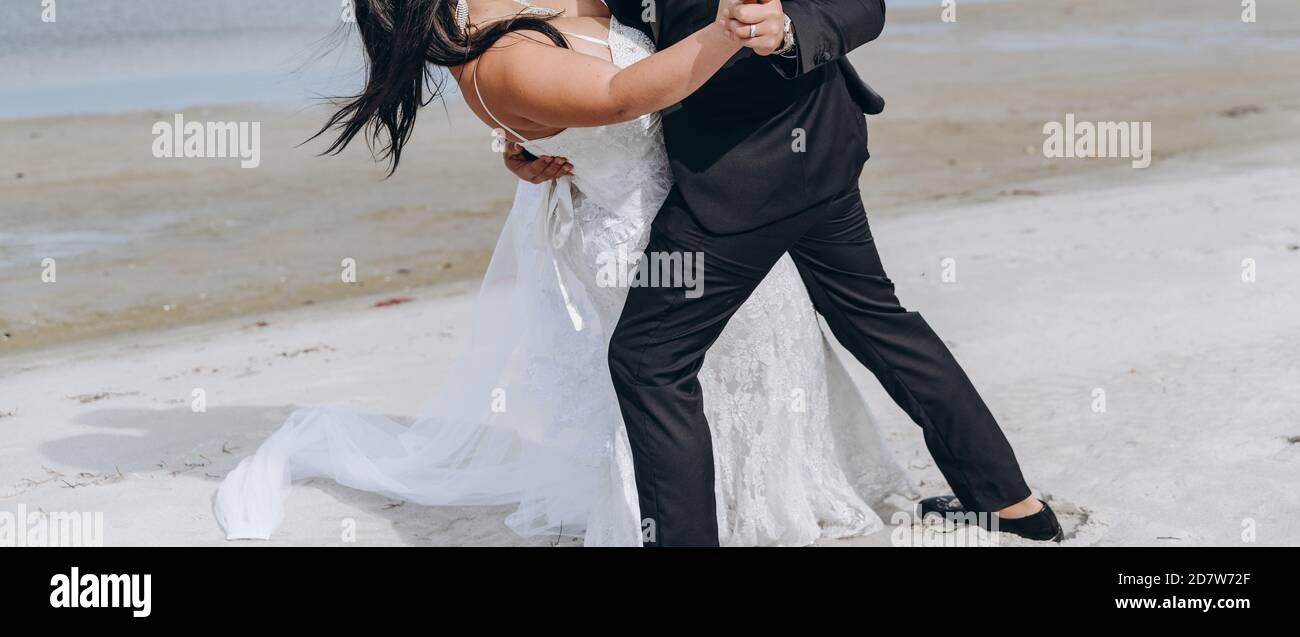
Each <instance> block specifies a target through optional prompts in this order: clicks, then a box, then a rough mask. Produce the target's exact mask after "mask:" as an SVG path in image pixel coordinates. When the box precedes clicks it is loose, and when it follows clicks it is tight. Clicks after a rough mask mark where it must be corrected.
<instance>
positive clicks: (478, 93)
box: [471, 58, 528, 142]
mask: <svg viewBox="0 0 1300 637" xmlns="http://www.w3.org/2000/svg"><path fill="white" fill-rule="evenodd" d="M479 61H480V62H481V61H482V58H480V59H479ZM471 74H472V75H473V77H474V95H475V96H477V97H478V103H479V104H481V105H482V106H483V112H484V113H487V116H488V117H491V118H492V121H494V122H496V123H497V126H500V127H501V128H504V129H505V130H506V132H507V133H510V134H511V135H514V136H515V138H516V139H518V140H520V141H524V142H526V141H528V138H527V137H524V136H523V135H520V134H519V133H517V132H515V129H513V128H510V127H509V126H506V125H505V123H504V122H502V121H501V120H499V119H497V116H496V115H493V114H492V110H491V109H489V108H488V105H487V100H485V99H483V93H482V91H479V90H478V62H475V63H474V70H473V71H471Z"/></svg>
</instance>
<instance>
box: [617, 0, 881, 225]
mask: <svg viewBox="0 0 1300 637" xmlns="http://www.w3.org/2000/svg"><path fill="white" fill-rule="evenodd" d="M641 2H642V0H606V3H607V4H608V5H609V8H610V12H611V13H613V14H614V16H615V17H616V18H618V20H619V22H622V23H623V24H626V25H628V26H632V27H635V28H638V29H640V30H642V31H644V32H645V33H647V34H650V35H651V37H652V38H653V39H654V40H655V43H656V45H657V46H658V47H659V48H667V47H669V46H672V45H673V44H675V43H677V42H678V41H680V40H682V39H683V38H685V37H687V36H689V35H690V34H692V33H694V32H695V31H697V30H699V29H700V28H702V27H704V26H705V25H707V24H709V23H711V22H713V21H714V19H715V17H716V15H717V9H718V5H717V0H655V11H654V18H655V20H654V22H652V23H651V22H647V21H645V20H643V19H642V17H643V15H645V13H644V11H645V9H644V8H643V6H642V4H641ZM782 7H783V8H784V10H785V13H786V15H788V16H790V19H791V21H792V23H793V25H794V31H795V40H796V42H797V44H798V49H797V52H796V53H797V54H796V56H795V57H794V58H792V59H791V58H782V57H779V56H766V57H764V56H759V55H756V54H754V53H753V52H752V51H750V50H749V49H742V50H741V51H740V52H739V53H737V54H736V56H735V57H733V58H732V59H731V60H730V61H728V62H727V64H726V65H725V66H723V68H722V70H720V71H718V73H717V74H716V75H714V76H713V78H712V79H710V80H709V81H708V82H706V83H705V84H704V86H702V87H701V88H700V89H699V90H698V91H696V92H695V93H694V94H693V95H691V96H690V97H688V98H686V99H685V100H683V101H682V102H681V103H680V104H678V105H676V106H673V107H671V108H669V109H666V110H665V111H664V114H663V126H664V141H665V143H666V144H667V147H668V158H669V161H670V163H671V164H672V169H673V177H674V178H675V180H676V188H677V190H678V193H679V194H680V197H681V201H682V202H683V203H685V205H686V206H687V207H688V208H689V209H690V210H691V212H692V214H694V215H695V217H696V219H697V220H698V221H699V222H700V224H701V225H703V226H704V227H705V228H707V229H708V230H710V231H712V232H717V233H721V234H730V233H736V232H744V231H747V230H751V229H753V228H757V227H759V226H762V225H766V224H768V223H771V222H773V221H777V220H779V219H782V218H785V217H788V216H790V215H793V214H796V213H798V212H801V211H803V210H807V209H809V208H810V207H812V206H813V205H815V204H817V203H818V202H821V201H825V200H827V199H829V198H831V197H834V196H837V195H840V194H843V193H844V192H845V191H846V190H848V189H850V188H852V187H853V186H854V185H855V184H856V182H857V178H858V175H859V174H860V173H861V169H862V164H863V162H865V161H866V160H867V157H868V153H867V130H866V122H865V120H864V118H863V116H862V114H863V113H864V112H865V113H873V114H874V113H879V112H880V111H881V110H882V109H883V108H884V100H882V99H881V98H880V96H879V95H877V94H876V93H875V91H873V90H871V87H869V86H867V85H866V83H864V82H863V81H862V80H861V78H859V77H858V74H857V72H856V71H854V70H853V67H852V66H851V65H850V64H849V63H848V61H847V60H846V59H845V58H844V56H845V55H846V54H847V53H848V52H849V51H852V50H853V49H855V48H857V47H859V46H861V45H863V44H865V43H867V42H869V41H871V40H874V39H875V38H876V37H877V36H879V35H880V32H881V30H882V29H883V28H884V22H885V3H884V0H782Z"/></svg>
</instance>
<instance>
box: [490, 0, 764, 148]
mask: <svg viewBox="0 0 1300 637" xmlns="http://www.w3.org/2000/svg"><path fill="white" fill-rule="evenodd" d="M728 4H729V2H728V0H723V2H721V3H719V9H718V15H719V20H718V21H717V22H714V23H711V24H709V25H708V26H706V27H704V28H702V29H700V30H699V31H696V32H695V33H694V34H692V35H691V36H690V37H687V38H686V39H684V40H682V41H681V42H678V43H676V44H674V45H672V46H671V47H668V48H667V49H664V50H662V51H659V52H658V53H655V54H654V55H651V56H650V57H647V58H646V59H644V60H641V61H639V62H637V63H635V64H633V65H631V66H629V67H627V68H625V69H619V68H618V67H617V66H615V65H614V64H612V63H610V62H608V61H605V60H601V59H599V58H596V57H593V56H590V55H585V54H582V53H577V52H575V51H571V50H569V49H562V48H559V47H556V46H553V45H551V44H549V43H543V41H541V40H540V39H538V38H537V37H536V36H534V35H533V34H531V33H526V32H516V33H514V34H512V35H511V36H508V37H504V38H502V39H501V40H500V41H499V42H498V44H497V45H496V46H494V47H493V48H492V49H491V50H490V51H489V52H488V53H486V54H484V55H483V56H482V57H481V58H480V59H479V60H478V61H477V62H476V63H477V64H478V67H479V68H478V81H479V88H480V90H481V92H482V95H483V98H484V99H485V100H486V101H487V102H488V103H490V104H491V108H492V111H493V112H494V113H497V114H498V116H504V115H505V114H506V113H508V114H510V115H513V116H514V117H515V118H521V119H524V120H527V121H529V122H532V123H533V124H536V125H538V126H543V127H553V128H570V127H585V126H603V125H606V124H614V123H617V122H624V121H628V120H631V119H635V118H637V117H640V116H641V115H644V114H646V113H652V112H654V111H657V110H661V109H663V108H666V107H668V106H672V105H673V104H676V103H677V102H680V101H681V100H682V99H684V98H685V97H686V96H688V95H690V94H691V93H692V92H694V91H695V89H698V88H699V87H700V86H701V85H703V84H704V82H705V81H706V80H708V79H709V78H710V77H712V76H713V74H714V73H715V72H717V70H718V69H719V68H722V65H723V64H725V63H726V62H727V60H729V59H731V57H732V56H733V55H735V53H736V52H737V51H738V50H740V47H741V43H740V42H739V41H738V40H736V39H733V38H732V37H730V36H729V35H728V34H727V31H726V29H725V26H724V25H725V18H726V16H727V15H729V13H728V7H727V5H728Z"/></svg>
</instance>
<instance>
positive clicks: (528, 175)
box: [502, 142, 573, 184]
mask: <svg viewBox="0 0 1300 637" xmlns="http://www.w3.org/2000/svg"><path fill="white" fill-rule="evenodd" d="M502 154H503V155H505V160H506V170H509V171H510V172H511V173H512V174H514V176H516V177H518V178H520V179H522V180H524V181H526V182H528V183H530V184H542V183H546V182H548V181H550V180H552V179H555V178H557V177H562V176H564V175H572V174H573V164H570V163H569V160H567V159H565V158H563V157H532V156H531V155H528V154H526V153H525V152H524V147H523V146H520V145H519V144H516V143H515V142H510V143H509V144H506V152H504V153H502Z"/></svg>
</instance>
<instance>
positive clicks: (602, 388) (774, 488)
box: [216, 20, 911, 546]
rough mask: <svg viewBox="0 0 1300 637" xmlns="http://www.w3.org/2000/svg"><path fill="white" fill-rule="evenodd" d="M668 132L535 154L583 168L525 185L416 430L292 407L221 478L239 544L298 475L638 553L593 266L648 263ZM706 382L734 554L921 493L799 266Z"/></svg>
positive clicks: (869, 515) (617, 47) (608, 298)
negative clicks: (491, 513) (470, 326)
mask: <svg viewBox="0 0 1300 637" xmlns="http://www.w3.org/2000/svg"><path fill="white" fill-rule="evenodd" d="M608 45H609V47H610V50H611V57H612V59H613V61H614V63H615V64H617V65H619V66H627V65H629V64H632V63H633V62H636V61H637V60H640V59H642V58H643V57H645V56H647V55H649V54H650V53H651V52H652V50H653V48H652V46H653V45H652V44H651V43H650V41H649V40H648V39H647V38H646V37H645V36H644V34H642V33H641V32H639V31H637V30H635V29H632V28H630V27H626V26H623V25H620V24H619V23H618V22H617V21H616V20H611V24H610V33H609V42H608ZM659 126H660V121H659V117H658V115H648V116H645V117H642V118H640V119H637V120H634V121H630V122H626V123H622V124H617V125H612V126H603V127H599V128H571V129H568V130H565V131H563V132H561V133H559V134H557V135H555V136H552V137H548V138H545V139H540V140H535V141H530V142H527V143H526V144H525V147H526V148H528V149H529V151H530V152H532V153H534V154H536V155H554V156H563V157H567V158H568V159H569V160H570V161H571V162H572V164H573V167H574V175H573V176H572V177H565V178H561V179H559V180H556V181H554V182H551V183H548V184H545V185H533V184H527V183H521V184H520V185H519V188H518V192H517V194H516V200H515V203H514V206H513V207H512V209H511V211H510V215H509V218H508V220H507V221H506V225H505V228H504V229H503V231H502V234H501V237H500V239H499V240H498V243H497V247H496V252H495V253H494V255H493V258H492V263H491V265H490V266H489V269H488V272H487V274H486V276H485V278H484V282H483V286H482V288H481V290H480V294H479V299H478V304H477V306H476V310H475V325H474V333H473V334H472V335H471V337H470V342H469V343H468V345H467V347H466V349H465V354H464V356H463V357H462V360H461V362H460V364H459V365H458V366H457V367H456V368H455V369H454V370H453V373H452V374H450V376H451V377H452V378H454V379H455V380H454V381H452V382H451V383H449V385H448V386H447V387H444V388H443V391H442V392H441V394H440V397H439V398H438V399H437V400H435V401H434V402H433V404H432V406H431V407H430V408H429V409H428V410H426V413H424V415H422V416H421V417H420V418H419V419H418V420H417V421H416V422H415V423H414V424H413V425H411V426H409V427H407V426H403V425H400V424H398V423H395V422H392V421H391V420H389V419H387V418H385V417H383V416H380V415H376V414H369V413H366V412H364V411H360V410H357V409H354V408H350V407H341V406H333V407H318V408H312V409H303V410H299V411H298V412H295V413H294V414H293V415H292V416H291V417H290V418H289V421H288V422H287V423H286V424H285V425H284V426H283V427H282V428H281V429H280V430H278V431H277V432H275V433H274V434H273V435H272V436H271V437H270V438H269V439H268V440H267V441H266V442H265V443H264V444H263V445H262V446H261V447H260V448H259V449H258V450H257V452H256V453H255V454H254V455H253V456H251V457H249V458H246V459H244V460H243V461H242V462H241V463H240V464H239V466H238V467H237V468H236V469H235V470H234V471H232V472H231V473H230V475H228V476H227V477H226V479H225V481H224V482H223V483H222V485H221V487H220V489H219V491H218V495H217V500H216V513H217V518H218V520H219V521H220V522H221V524H222V526H223V527H224V528H225V530H226V532H227V537H229V538H231V539H234V538H267V537H269V535H270V533H271V532H272V530H273V529H274V528H275V527H276V526H277V525H278V524H279V522H280V519H281V517H282V515H283V504H282V501H283V498H284V497H285V496H286V495H287V492H288V489H289V483H290V481H292V480H298V479H304V478H309V477H327V478H331V479H333V480H335V481H337V482H339V483H340V484H343V485H346V486H350V487H353V488H357V489H362V490H365V491H371V492H375V493H380V494H383V495H386V496H388V497H391V498H397V499H401V500H409V501H413V502H416V503H420V504H426V505H488V504H505V503H516V502H517V503H519V508H518V509H517V510H516V511H515V512H514V513H513V514H511V515H510V516H509V517H508V518H507V520H506V522H507V524H508V525H509V526H510V527H511V528H512V529H514V530H515V531H516V532H518V533H519V534H521V535H525V536H531V535H538V534H556V533H564V534H572V535H578V534H582V535H583V536H584V537H585V543H586V544H587V545H589V546H592V545H606V546H608V545H633V546H635V545H640V543H641V527H640V521H639V520H640V515H639V514H638V504H637V495H636V483H635V480H634V478H633V469H632V458H631V451H630V447H629V445H628V440H627V435H626V432H625V430H624V428H623V424H622V419H621V416H620V414H619V411H618V403H617V401H616V400H615V396H614V389H613V385H612V383H611V381H610V377H609V370H608V368H607V365H606V345H607V342H608V338H609V335H610V332H611V331H612V330H613V327H614V325H615V324H616V323H617V320H618V316H619V313H620V311H621V309H622V305H623V302H624V299H625V298H626V296H627V289H626V288H624V287H617V286H609V285H606V284H603V283H602V281H601V280H599V279H598V272H599V271H600V268H601V267H608V266H609V264H610V263H611V262H615V263H616V262H618V261H619V258H620V255H633V256H635V255H639V253H640V251H641V250H642V249H643V247H644V246H645V244H646V241H647V238H648V233H649V229H650V223H651V221H652V219H653V216H654V214H655V213H656V212H657V211H658V209H659V205H660V203H661V202H662V201H663V200H664V198H665V196H666V195H667V193H668V190H669V188H670V187H671V184H672V178H671V174H670V172H669V168H668V161H667V158H666V156H665V154H664V146H663V141H662V136H661V133H660V128H659ZM627 265H630V264H627ZM700 382H701V384H702V386H703V389H704V395H705V409H706V413H707V416H708V420H709V425H710V427H711V430H712V435H713V449H714V455H715V458H714V461H715V464H716V471H715V475H716V485H715V486H716V492H717V502H718V506H717V516H718V528H719V532H720V536H721V537H720V541H721V543H722V544H723V545H724V546H727V545H805V544H810V543H812V542H814V541H815V540H817V539H818V538H821V537H846V536H854V535H861V534H867V533H871V532H874V531H876V530H877V529H879V528H880V527H881V521H880V519H879V517H878V516H877V515H876V514H875V513H874V512H873V510H872V505H875V504H878V503H879V502H881V501H882V500H883V499H884V498H885V497H887V496H888V495H890V494H893V493H907V492H910V491H911V487H910V485H909V484H908V482H907V480H906V478H905V477H904V475H903V473H902V471H901V470H900V469H899V468H898V466H897V465H896V464H895V461H894V460H893V458H892V456H891V455H890V454H889V452H888V451H887V450H886V448H885V447H884V445H883V443H882V441H881V439H880V437H879V435H878V433H877V432H876V431H875V429H874V428H873V423H872V417H871V415H870V413H869V412H868V411H867V408H866V405H865V403H864V402H863V400H862V398H861V396H860V395H859V393H858V391H857V389H856V387H855V386H854V385H853V383H852V382H851V381H850V380H849V377H848V375H847V373H846V371H845V369H844V368H843V366H842V365H841V364H840V362H839V360H838V359H837V356H836V354H835V353H834V352H833V351H832V350H831V348H830V347H829V345H828V343H827V342H826V340H825V337H824V336H823V334H822V331H821V329H820V327H819V325H818V322H817V317H816V314H815V313H814V310H813V307H812V304H811V302H810V301H809V299H808V294H807V292H806V291H805V290H804V288H803V283H802V281H801V280H800V278H799V275H798V273H797V271H796V269H795V266H794V264H793V262H791V261H790V259H789V257H788V256H787V257H784V258H782V259H781V261H780V262H779V263H778V264H777V265H776V267H775V268H774V269H773V270H772V272H771V273H770V274H769V275H768V276H767V278H766V279H765V280H764V281H763V283H762V284H761V285H760V286H759V287H758V289H757V290H756V291H755V292H754V294H753V296H752V297H751V298H750V299H749V300H748V301H747V302H746V303H745V305H744V306H743V307H742V308H741V309H740V310H739V311H738V312H737V313H736V315H735V316H734V317H733V318H732V319H731V322H730V323H729V324H728V326H727V328H726V330H725V331H724V332H723V333H722V336H721V337H720V338H719V340H718V341H717V343H716V344H715V345H714V347H713V348H712V349H711V350H710V351H709V353H708V355H707V357H706V361H705V364H704V368H703V370H702V372H701V374H700ZM869 503H870V504H869Z"/></svg>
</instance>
